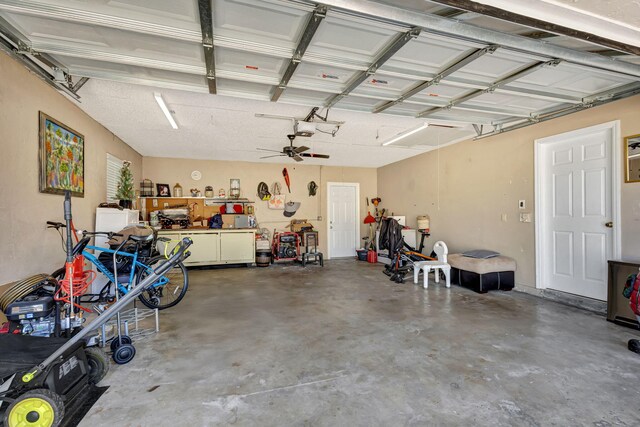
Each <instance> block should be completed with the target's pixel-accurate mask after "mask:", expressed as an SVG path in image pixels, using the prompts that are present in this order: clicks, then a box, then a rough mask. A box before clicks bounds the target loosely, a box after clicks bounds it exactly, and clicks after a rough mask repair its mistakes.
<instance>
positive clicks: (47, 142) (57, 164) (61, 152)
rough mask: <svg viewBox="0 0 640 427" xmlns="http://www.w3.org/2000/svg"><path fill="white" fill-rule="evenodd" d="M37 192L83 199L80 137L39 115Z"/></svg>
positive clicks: (82, 140)
mask: <svg viewBox="0 0 640 427" xmlns="http://www.w3.org/2000/svg"><path fill="white" fill-rule="evenodd" d="M39 136H40V151H39V161H40V192H41V193H53V194H64V192H65V191H66V190H69V191H71V195H73V196H76V197H84V136H83V135H81V134H79V133H78V132H76V131H75V130H73V129H71V128H70V127H69V126H66V125H64V124H62V123H60V122H58V121H57V120H55V119H53V118H52V117H50V116H48V115H46V114H45V113H43V112H42V111H40V135H39Z"/></svg>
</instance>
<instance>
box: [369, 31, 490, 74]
mask: <svg viewBox="0 0 640 427" xmlns="http://www.w3.org/2000/svg"><path fill="white" fill-rule="evenodd" d="M481 47H483V46H482V45H480V44H477V43H471V42H463V41H458V40H452V39H450V38H443V37H440V36H436V35H433V34H424V33H423V34H421V35H420V36H419V37H418V38H417V39H414V40H411V41H410V42H409V43H407V44H406V45H405V46H403V47H402V49H400V50H399V51H398V52H397V53H396V54H395V55H394V56H393V57H392V58H391V59H390V60H389V61H387V62H386V63H385V64H384V65H383V66H382V67H380V69H379V71H380V72H381V73H392V74H411V75H415V76H417V77H420V78H422V79H429V78H432V77H433V76H434V75H435V74H436V73H438V72H439V71H440V70H442V69H444V68H445V67H446V66H447V65H449V64H450V63H452V62H453V61H454V60H455V59H456V58H458V57H460V56H461V55H463V54H465V53H466V52H469V51H470V50H472V49H477V48H481Z"/></svg>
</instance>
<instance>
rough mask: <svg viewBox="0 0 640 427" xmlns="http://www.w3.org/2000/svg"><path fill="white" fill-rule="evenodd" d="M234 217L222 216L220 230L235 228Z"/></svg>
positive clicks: (230, 215) (229, 215)
mask: <svg viewBox="0 0 640 427" xmlns="http://www.w3.org/2000/svg"><path fill="white" fill-rule="evenodd" d="M235 217H236V216H235V215H234V214H223V215H222V228H235V223H236V218H235Z"/></svg>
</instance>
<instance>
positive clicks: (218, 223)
mask: <svg viewBox="0 0 640 427" xmlns="http://www.w3.org/2000/svg"><path fill="white" fill-rule="evenodd" d="M209 228H222V215H220V214H219V213H217V214H215V215H214V216H212V217H211V218H209Z"/></svg>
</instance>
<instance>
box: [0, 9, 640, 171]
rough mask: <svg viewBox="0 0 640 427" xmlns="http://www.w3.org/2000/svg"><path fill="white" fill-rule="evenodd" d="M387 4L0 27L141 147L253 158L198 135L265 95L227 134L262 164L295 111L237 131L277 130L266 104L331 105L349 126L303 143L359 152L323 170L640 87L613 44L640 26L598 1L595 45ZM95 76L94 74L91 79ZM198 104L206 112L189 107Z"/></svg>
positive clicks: (40, 12) (483, 18)
mask: <svg viewBox="0 0 640 427" xmlns="http://www.w3.org/2000/svg"><path fill="white" fill-rule="evenodd" d="M387 3H389V4H386V3H380V2H372V1H367V0H326V1H322V2H307V1H297V0H213V1H212V0H199V1H198V0H180V1H171V0H162V1H153V2H150V1H144V0H121V1H111V0H92V1H84V2H80V1H71V0H41V1H35V0H0V27H1V30H2V33H3V35H4V40H3V41H4V44H5V45H6V46H5V48H6V47H7V46H8V47H9V48H10V49H11V48H13V49H14V53H15V54H17V55H22V56H23V57H25V58H27V59H28V60H30V61H31V62H32V63H33V64H34V65H33V66H34V67H38V68H39V69H40V70H41V71H42V72H43V75H44V76H45V78H48V79H50V80H52V81H55V82H54V84H57V86H58V88H59V89H61V90H64V91H66V93H67V94H69V95H70V96H76V95H78V96H82V98H83V99H82V104H81V107H82V108H84V109H85V110H86V111H87V112H89V114H91V115H92V116H93V117H95V118H96V119H97V120H98V121H100V122H101V123H103V124H104V125H105V126H107V127H108V128H110V129H111V130H112V131H114V133H116V134H117V135H118V136H120V137H121V138H122V139H124V140H125V141H126V142H127V143H129V144H130V145H132V146H133V147H134V148H136V149H138V150H139V151H140V152H141V153H142V154H156V155H158V154H159V155H163V156H176V157H197V158H202V156H205V157H206V158H228V159H229V160H237V159H238V157H239V155H236V154H233V155H230V154H229V153H226V152H225V150H224V143H227V144H228V141H229V139H228V137H227V138H226V139H224V140H223V139H222V138H218V142H215V141H214V142H215V143H214V142H212V141H211V140H212V138H211V135H210V134H208V135H207V136H208V137H207V138H202V137H201V136H194V135H195V134H198V131H197V130H196V128H197V127H198V125H199V123H198V122H197V121H195V120H193V119H194V117H200V118H201V119H202V120H206V117H209V116H211V114H209V113H210V111H209V110H211V111H213V110H215V109H218V110H228V107H229V105H232V104H233V106H234V108H239V107H238V105H236V104H237V102H236V101H234V100H233V99H228V98H227V97H232V98H245V99H248V100H252V101H245V102H244V103H241V104H242V105H240V106H241V108H243V111H245V112H246V113H249V114H248V116H249V117H244V119H239V117H240V116H237V117H235V118H234V119H229V120H226V121H224V123H220V126H219V128H218V130H219V131H220V132H221V134H225V135H227V136H228V135H235V137H236V139H235V140H236V141H238V142H236V144H240V145H239V146H240V148H241V150H242V151H243V154H242V159H244V160H257V159H258V157H259V156H258V154H257V153H255V151H254V150H255V148H256V147H257V146H264V145H265V144H263V142H267V147H268V148H277V147H280V146H281V145H284V144H282V141H285V142H286V139H285V138H284V135H285V134H286V133H289V132H290V130H288V129H290V128H291V125H290V123H289V124H288V122H287V121H286V120H285V121H284V124H285V125H283V126H282V129H280V126H275V125H274V126H275V127H278V130H277V132H278V134H274V135H264V137H265V138H264V139H267V140H270V141H271V142H268V141H260V138H254V135H253V134H254V133H255V132H250V133H248V134H243V133H238V132H240V130H241V129H240V130H239V125H241V124H242V123H245V125H244V127H245V128H246V127H247V124H248V123H253V124H254V125H255V126H256V128H255V129H257V128H260V127H261V126H264V127H265V128H270V127H271V125H263V123H267V121H266V120H265V119H262V121H260V120H258V121H257V122H256V121H255V120H256V119H255V116H254V114H255V113H267V114H285V115H287V114H288V115H291V116H296V117H304V116H305V115H306V113H307V112H308V111H309V109H310V108H309V107H313V106H317V107H322V109H321V110H320V111H321V112H323V114H324V112H326V111H328V110H329V111H330V113H331V114H330V115H331V117H332V118H333V119H335V120H341V121H346V124H345V125H344V126H343V127H342V128H341V129H340V131H339V132H338V134H337V135H336V137H334V138H332V137H331V136H329V137H326V135H317V136H314V137H313V138H311V139H310V140H305V143H304V145H310V144H311V143H313V142H314V138H316V140H317V141H324V143H326V146H324V147H323V148H322V149H323V150H324V151H325V152H326V151H332V148H330V147H329V146H330V145H331V144H332V143H335V144H336V147H338V148H339V147H340V146H341V145H342V146H344V147H343V149H338V150H333V151H332V152H331V153H330V154H332V159H330V160H329V161H325V162H324V164H345V165H346V164H348V165H356V164H357V165H360V166H379V165H381V164H385V163H389V162H391V161H396V160H400V159H401V158H405V157H410V156H412V155H415V154H416V153H417V152H422V151H425V150H428V149H432V148H433V146H434V145H441V144H446V143H450V142H455V141H457V140H460V139H461V138H462V139H464V138H466V137H471V136H479V137H485V136H489V135H493V134H496V133H500V132H504V131H507V130H510V129H515V128H519V127H523V126H527V125H530V124H532V123H537V122H540V121H543V120H547V119H550V118H554V117H559V116H561V115H565V114H569V113H572V112H575V111H580V110H582V109H586V108H590V107H592V106H595V105H600V104H602V103H606V102H609V101H612V100H615V99H620V98H624V97H627V96H631V95H634V94H636V93H639V92H640V83H639V77H640V61H638V56H637V55H636V54H635V53H637V51H638V50H640V49H637V47H634V46H632V45H625V44H624V43H609V42H608V41H613V42H615V40H612V39H607V38H606V37H607V36H608V37H611V36H612V34H613V33H614V32H612V31H611V29H612V28H618V29H620V34H621V37H620V38H621V39H622V38H624V37H622V34H623V33H624V32H625V31H626V33H624V34H626V35H628V34H629V31H631V32H633V31H638V29H637V26H636V27H634V26H633V25H632V24H629V22H626V23H622V22H620V23H618V24H616V25H617V26H613V24H612V21H611V19H612V17H600V18H598V15H597V13H593V12H590V11H587V10H586V9H598V8H600V7H601V6H599V5H598V2H582V3H579V2H570V3H572V5H571V8H572V9H571V10H570V11H568V12H567V13H574V14H576V13H577V14H579V15H581V16H583V17H584V16H586V17H587V18H588V19H601V20H606V22H608V23H609V25H610V26H609V27H608V28H609V31H608V32H607V33H606V34H605V33H603V34H595V35H594V36H593V37H590V38H589V41H585V40H582V39H581V38H580V37H581V36H582V35H583V34H582V33H571V34H572V35H573V37H569V36H566V35H558V33H559V34H566V33H563V31H562V28H563V27H561V25H563V24H564V23H563V22H559V23H558V26H552V25H548V26H545V27H544V30H541V29H540V28H532V27H530V26H527V25H522V24H516V23H513V22H508V21H507V20H505V18H504V16H502V18H503V19H498V18H497V17H496V16H487V15H485V14H482V13H478V12H474V11H475V10H480V9H478V5H477V4H473V3H472V2H468V1H464V0H450V1H437V0H434V1H431V2H429V1H416V0H404V1H401V2H397V1H395V2H387ZM391 3H392V4H391ZM485 3H492V2H491V1H487V2H485ZM493 3H494V4H498V6H502V7H505V8H506V7H507V6H505V5H503V4H501V3H504V4H507V5H508V3H510V4H511V5H512V6H514V7H515V6H518V3H522V4H523V5H524V6H526V4H527V3H526V2H518V1H516V2H500V1H498V0H495V1H493ZM537 3H540V4H541V7H540V10H542V11H544V10H545V9H544V6H543V5H542V4H543V3H549V4H550V6H549V7H551V6H553V7H555V8H558V7H563V6H562V2H551V1H545V2H537ZM551 3H553V4H551ZM607 3H612V2H607ZM626 3H627V4H628V6H629V11H630V12H629V13H628V14H627V16H628V19H631V20H632V18H630V17H629V15H633V13H636V16H640V13H638V11H637V9H638V5H637V4H635V6H634V5H633V4H632V3H633V2H626ZM452 4H453V5H455V6H456V7H455V8H452V7H451V5H452ZM529 4H530V3H529ZM399 6H400V7H399ZM580 6H584V7H585V8H586V9H585V10H582V11H580V10H579V7H580ZM481 12H483V13H488V14H489V15H490V14H491V10H488V11H487V10H485V9H482V10H481ZM499 12H500V11H499ZM587 12H588V13H587ZM596 12H599V13H602V10H601V9H598V10H597V11H596ZM556 15H557V14H556ZM594 16H595V18H594ZM541 17H543V16H541ZM616 17H617V18H619V16H618V15H615V14H614V16H613V18H614V19H615V18H616ZM576 19H577V18H576ZM585 19H586V18H585ZM519 22H520V21H519ZM576 22H578V21H577V20H576ZM603 22H604V21H603ZM534 24H535V22H533V21H532V22H531V23H530V25H534ZM550 30H553V31H556V30H557V33H553V32H549V31H550ZM87 78H89V79H91V81H90V83H89V84H88V85H86V86H85V87H84V88H83V89H80V88H81V87H82V85H84V83H85V82H86V81H87ZM131 85H136V86H131ZM125 90H126V91H134V92H135V93H138V94H139V96H140V97H141V98H140V99H141V100H140V101H137V102H136V105H137V106H138V108H139V110H137V111H139V115H138V117H136V116H134V117H132V116H131V114H124V113H123V114H118V113H117V111H118V110H122V111H130V110H131V109H130V107H129V108H128V107H127V103H129V106H130V105H131V102H132V100H131V98H129V99H128V100H126V101H124V100H122V97H121V96H119V94H122V93H123V92H122V91H125ZM158 91H160V92H162V93H163V97H165V98H166V101H167V103H168V104H169V106H170V109H172V110H173V112H174V115H175V116H176V118H177V121H178V122H179V123H180V122H182V123H181V129H179V131H176V132H175V133H173V134H172V133H171V132H168V133H166V132H165V135H164V136H163V135H158V138H154V141H155V142H153V143H151V142H150V141H149V138H145V137H144V135H145V134H144V132H141V131H144V130H145V128H144V126H142V127H141V126H140V123H139V120H140V119H139V117H141V116H142V115H144V116H145V117H154V116H156V115H157V114H156V113H157V111H156V110H157V105H155V101H154V100H153V93H154V92H158ZM184 91H186V92H188V93H186V92H184ZM193 92H196V93H195V94H194V93H193ZM204 94H209V95H204ZM210 94H215V96H214V95H210ZM207 96H208V97H209V99H205V98H207ZM138 104H140V105H138ZM190 104H196V105H200V106H201V107H200V108H201V109H200V110H198V111H197V112H196V111H192V110H189V109H188V108H186V107H184V108H183V106H186V105H190ZM153 109H155V110H153ZM147 113H148V114H147ZM244 116H247V114H245V115H244ZM162 120H163V117H162V116H161V115H160V116H159V118H158V121H157V123H149V124H148V126H149V127H152V128H156V129H162V128H166V126H167V124H166V123H164V122H162ZM243 120H246V121H243ZM187 123H189V124H187ZM424 123H431V124H432V125H436V124H440V125H450V126H452V127H450V128H443V127H430V128H427V129H425V130H424V131H421V132H419V133H417V134H415V135H412V137H409V138H406V139H403V140H401V141H399V142H398V143H395V144H393V146H388V147H381V143H382V142H384V140H385V139H390V138H392V137H393V136H394V135H396V134H398V133H402V132H406V131H409V130H411V129H413V128H416V127H418V126H420V125H422V124H424ZM202 124H203V123H200V125H202ZM281 124H282V123H281ZM225 125H227V126H229V129H227V128H225V127H224V126H225ZM158 126H161V127H160V128H158ZM183 126H184V127H186V129H183V128H182V127H183ZM191 126H193V127H191ZM350 126H351V127H352V129H351V130H349V127H350ZM263 130H264V129H263ZM273 131H274V132H276V130H275V129H273ZM245 132H249V130H248V129H245ZM381 134H382V136H381ZM280 135H281V137H280ZM436 135H437V137H436ZM194 138H195V140H194ZM176 139H179V140H181V141H187V140H188V141H189V142H190V143H193V144H196V146H194V148H193V149H192V150H185V149H184V146H182V147H181V148H182V150H181V151H180V153H181V155H179V153H178V152H176V150H177V149H176V148H175V147H173V146H172V144H171V142H173V143H174V144H173V145H176V144H175V141H176ZM214 139H215V138H214ZM325 140H326V141H325ZM436 140H437V141H436ZM158 141H159V142H158ZM276 141H277V142H276ZM307 141H311V142H307ZM318 143H320V142H318ZM198 144H199V145H198ZM261 144H262V145H261ZM358 145H364V146H366V147H367V153H368V154H367V157H370V159H366V158H365V159H362V158H360V159H358V160H357V161H356V160H354V158H353V153H355V152H357V149H355V151H354V147H357V146H358ZM159 146H165V148H164V149H159V148H158V147H159ZM347 146H351V149H350V151H348V150H346V149H345V147H347ZM400 147H405V148H404V149H403V148H400ZM406 147H410V148H406ZM318 151H320V150H319V149H318ZM356 157H358V156H357V155H356ZM360 157H362V156H360ZM313 161H314V162H322V161H320V160H313Z"/></svg>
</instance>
